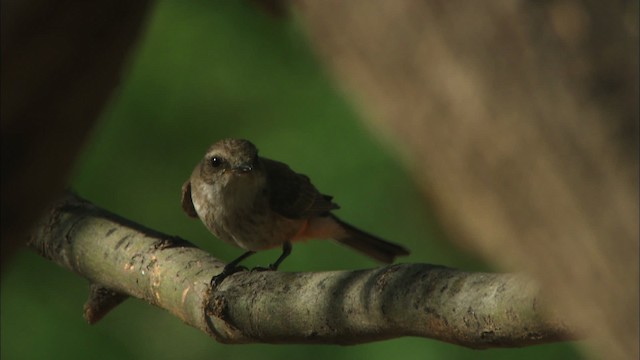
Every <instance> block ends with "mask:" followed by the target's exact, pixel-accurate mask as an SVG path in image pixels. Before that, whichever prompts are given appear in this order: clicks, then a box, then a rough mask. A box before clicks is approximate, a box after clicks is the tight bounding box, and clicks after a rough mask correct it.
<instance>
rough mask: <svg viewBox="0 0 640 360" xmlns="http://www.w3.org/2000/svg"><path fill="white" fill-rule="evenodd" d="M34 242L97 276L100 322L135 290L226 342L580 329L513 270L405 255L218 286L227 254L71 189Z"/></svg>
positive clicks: (527, 341)
mask: <svg viewBox="0 0 640 360" xmlns="http://www.w3.org/2000/svg"><path fill="white" fill-rule="evenodd" d="M30 246H31V247H32V248H33V249H34V250H36V251H37V252H38V253H39V254H40V255H42V256H44V257H46V258H48V259H50V260H52V261H54V262H55V263H57V264H59V265H60V266H63V267H65V268H67V269H70V270H72V271H73V272H75V273H77V274H79V275H81V276H83V277H85V278H87V279H89V280H90V281H91V282H92V283H93V284H99V285H92V289H93V290H92V292H91V298H90V301H89V302H88V303H87V305H85V314H86V313H87V312H89V313H91V314H93V315H91V316H93V319H94V320H95V321H97V320H99V318H101V317H102V316H103V315H104V314H105V313H106V312H108V311H109V310H110V309H111V308H112V307H114V306H116V305H117V304H118V303H119V302H120V301H122V299H123V298H124V295H123V294H127V295H130V296H133V297H137V298H140V299H143V300H145V301H147V302H149V303H151V304H153V305H156V306H158V307H160V308H163V309H165V310H167V311H169V312H171V313H172V314H174V315H175V316H178V317H179V318H180V319H182V320H183V321H184V322H185V323H187V324H189V325H191V326H193V327H195V328H197V329H200V330H202V331H204V332H206V333H208V334H209V335H211V336H213V337H214V338H215V339H216V340H218V341H220V342H225V343H251V342H262V343H332V344H357V343H364V342H370V341H375V340H381V339H389V338H395V337H400V336H420V337H426V338H432V339H437V340H441V341H446V342H450V343H454V344H458V345H462V346H467V347H471V348H487V347H516V346H526V345H533V344H541V343H547V342H553V341H561V340H567V339H570V338H571V337H572V335H571V333H570V331H569V330H568V328H567V326H566V325H565V324H564V323H563V322H562V321H559V320H557V319H556V320H550V319H548V318H546V316H545V315H543V311H542V309H541V307H542V306H540V300H539V298H538V293H539V289H538V287H537V286H536V285H534V284H533V283H532V282H531V281H530V280H528V279H526V278H524V277H523V276H520V275H513V274H487V273H469V272H462V271H457V270H453V269H449V268H445V267H439V266H432V265H425V264H401V265H392V266H386V267H382V268H378V269H371V270H359V271H331V272H320V273H287V272H241V273H237V274H234V275H232V276H230V277H229V278H227V279H226V280H225V281H224V282H223V283H222V284H221V285H220V286H219V287H218V288H216V289H212V288H211V287H210V286H209V281H210V279H211V277H212V276H213V275H215V274H216V273H218V272H219V271H221V269H222V267H223V265H224V264H223V263H222V262H220V261H219V260H217V259H215V258H213V257H211V256H210V255H209V254H208V253H206V252H204V251H202V250H200V249H198V248H196V247H195V246H193V245H192V244H190V243H188V242H186V241H184V240H181V239H179V238H176V237H171V236H167V235H164V234H161V233H159V232H157V231H154V230H150V229H147V228H144V227H143V226H141V225H138V224H135V223H133V222H131V221H129V220H126V219H123V218H121V217H119V216H117V215H114V214H112V213H109V212H107V211H105V210H103V209H100V208H98V207H96V206H94V205H93V204H91V203H89V202H87V201H85V200H83V199H80V198H78V197H77V196H75V195H71V194H69V195H67V196H66V197H65V198H64V199H62V200H61V201H59V202H58V203H57V204H55V206H54V207H53V208H52V210H51V211H50V213H49V214H48V216H47V217H46V218H45V219H43V220H42V221H41V223H40V224H39V226H38V228H37V229H36V231H35V232H34V234H33V236H32V238H31V240H30ZM105 288H106V289H109V291H106V290H105ZM110 291H111V292H110ZM105 294H106V295H105ZM96 299H98V300H96ZM100 299H102V300H100ZM105 299H106V300H105ZM105 303H106V304H107V305H104V304H105ZM102 308H106V310H103V309H102Z"/></svg>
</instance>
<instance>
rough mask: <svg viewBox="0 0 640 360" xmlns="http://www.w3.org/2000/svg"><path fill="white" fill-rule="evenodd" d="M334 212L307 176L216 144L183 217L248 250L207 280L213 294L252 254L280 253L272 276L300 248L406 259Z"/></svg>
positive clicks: (246, 144) (197, 173)
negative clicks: (333, 245)
mask: <svg viewBox="0 0 640 360" xmlns="http://www.w3.org/2000/svg"><path fill="white" fill-rule="evenodd" d="M338 208H339V206H338V205H337V204H336V203H334V202H333V201H332V197H331V196H329V195H323V194H321V193H320V192H319V191H318V190H317V189H316V188H315V186H313V184H312V183H311V181H310V180H309V178H308V177H307V176H305V175H302V174H298V173H296V172H294V171H293V170H291V168H289V166H288V165H286V164H284V163H281V162H278V161H274V160H270V159H267V158H263V157H260V156H258V149H257V148H256V146H255V145H253V144H252V143H251V142H250V141H248V140H242V139H225V140H220V141H218V142H217V143H215V144H213V145H212V146H211V147H210V148H209V150H208V151H207V153H206V154H205V156H204V158H203V159H202V160H201V161H200V162H199V163H198V165H196V167H195V169H194V170H193V172H192V174H191V177H190V178H189V180H187V181H186V182H185V183H184V185H183V186H182V209H183V210H184V211H185V212H186V213H187V215H189V216H191V217H194V218H198V217H199V218H200V220H202V222H203V223H204V225H205V226H206V227H207V228H208V229H209V231H211V232H212V233H213V234H214V235H215V236H217V237H218V238H220V239H222V240H223V241H225V242H227V243H229V244H232V245H235V246H238V247H240V248H242V249H244V250H246V252H245V253H244V254H242V255H241V256H240V257H238V258H237V259H235V260H233V261H232V262H230V263H228V264H227V265H226V266H225V267H224V269H223V271H222V272H221V273H220V274H219V275H216V276H214V277H213V278H212V279H211V284H212V286H216V285H218V284H219V283H221V282H222V280H224V278H226V277H227V276H229V275H230V274H233V273H234V272H237V271H238V270H239V269H241V268H242V267H240V266H238V264H239V263H240V262H241V261H242V260H244V259H246V258H247V257H248V256H250V255H252V254H254V253H255V252H256V251H260V250H266V249H270V248H274V247H277V246H282V254H281V255H280V257H278V259H277V260H276V261H275V262H274V263H273V264H271V265H269V268H268V269H270V270H277V269H278V266H279V265H280V264H281V263H282V261H283V260H284V259H285V258H286V257H287V256H289V254H290V253H291V243H293V242H296V241H300V240H307V239H334V240H336V241H338V242H339V243H341V244H345V245H347V246H349V247H351V248H353V249H355V250H358V251H360V252H362V253H364V254H365V255H368V256H370V257H372V258H374V259H376V260H379V261H382V262H385V263H392V262H393V261H394V259H395V258H396V257H397V256H405V255H409V251H408V250H407V249H405V248H404V247H402V246H400V245H397V244H393V243H390V242H388V241H385V240H382V239H380V238H377V237H375V236H373V235H371V234H368V233H366V232H364V231H362V230H359V229H357V228H355V227H353V226H351V225H349V224H347V223H345V222H344V221H342V220H340V219H338V217H336V216H335V215H333V214H332V213H331V212H332V211H333V210H336V209H338ZM256 269H258V268H256ZM263 270H264V269H263Z"/></svg>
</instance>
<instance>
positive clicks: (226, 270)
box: [211, 265, 248, 287]
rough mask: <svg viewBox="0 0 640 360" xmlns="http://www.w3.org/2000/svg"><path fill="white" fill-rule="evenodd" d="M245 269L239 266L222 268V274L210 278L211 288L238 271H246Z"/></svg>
mask: <svg viewBox="0 0 640 360" xmlns="http://www.w3.org/2000/svg"><path fill="white" fill-rule="evenodd" d="M247 270H248V269H247V267H245V266H241V265H237V266H233V267H226V266H225V267H224V269H222V272H221V273H220V274H218V275H215V276H214V277H212V278H211V286H212V287H217V286H218V285H220V284H221V283H222V282H223V281H224V279H226V278H227V277H228V276H230V275H233V274H235V273H237V272H240V271H247Z"/></svg>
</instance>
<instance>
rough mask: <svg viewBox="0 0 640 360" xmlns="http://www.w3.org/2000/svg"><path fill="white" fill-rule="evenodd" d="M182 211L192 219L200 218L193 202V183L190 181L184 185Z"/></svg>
mask: <svg viewBox="0 0 640 360" xmlns="http://www.w3.org/2000/svg"><path fill="white" fill-rule="evenodd" d="M182 210H184V212H185V213H186V214H187V215H189V216H190V217H193V218H197V217H198V213H197V212H196V208H195V207H194V206H193V201H192V200H191V181H189V180H187V181H186V182H185V183H184V184H183V185H182Z"/></svg>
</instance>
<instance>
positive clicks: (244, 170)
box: [233, 164, 253, 174]
mask: <svg viewBox="0 0 640 360" xmlns="http://www.w3.org/2000/svg"><path fill="white" fill-rule="evenodd" d="M233 170H234V172H236V173H238V174H248V173H250V172H251V171H253V165H250V164H242V165H238V166H236V167H234V168H233Z"/></svg>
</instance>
